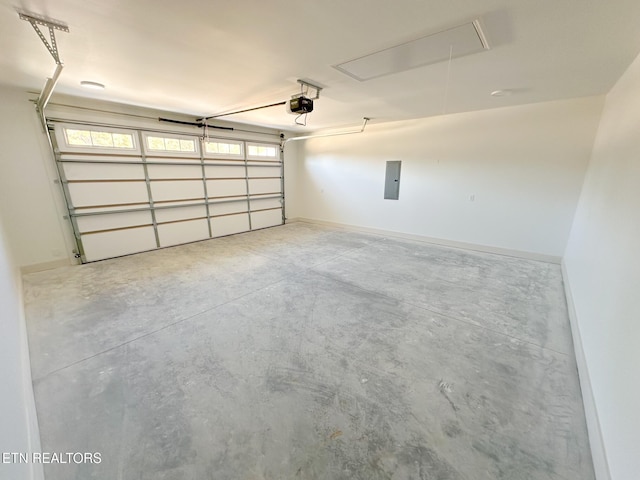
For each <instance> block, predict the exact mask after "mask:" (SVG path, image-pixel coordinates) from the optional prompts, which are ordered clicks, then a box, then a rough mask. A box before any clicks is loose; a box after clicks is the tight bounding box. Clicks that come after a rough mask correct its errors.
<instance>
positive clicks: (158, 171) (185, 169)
mask: <svg viewBox="0 0 640 480" xmlns="http://www.w3.org/2000/svg"><path fill="white" fill-rule="evenodd" d="M147 171H148V172H149V178H150V179H152V180H154V179H167V178H194V179H198V180H200V181H202V166H201V165H199V164H198V165H149V166H148V167H147Z"/></svg>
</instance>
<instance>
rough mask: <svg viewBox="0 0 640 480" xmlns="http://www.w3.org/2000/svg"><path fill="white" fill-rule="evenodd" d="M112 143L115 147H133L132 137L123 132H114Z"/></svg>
mask: <svg viewBox="0 0 640 480" xmlns="http://www.w3.org/2000/svg"><path fill="white" fill-rule="evenodd" d="M113 145H114V147H117V148H133V137H132V136H131V135H129V134H125V133H114V134H113Z"/></svg>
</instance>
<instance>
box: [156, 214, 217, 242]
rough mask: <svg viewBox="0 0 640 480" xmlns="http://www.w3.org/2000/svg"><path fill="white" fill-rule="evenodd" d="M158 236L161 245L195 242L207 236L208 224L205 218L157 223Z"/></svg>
mask: <svg viewBox="0 0 640 480" xmlns="http://www.w3.org/2000/svg"><path fill="white" fill-rule="evenodd" d="M158 237H159V238H160V246H161V247H168V246H171V245H179V244H182V243H189V242H195V241H198V240H204V239H206V238H209V226H208V224H207V220H206V219H201V220H190V221H187V222H177V223H167V224H164V225H158Z"/></svg>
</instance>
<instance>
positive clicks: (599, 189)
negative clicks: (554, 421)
mask: <svg viewBox="0 0 640 480" xmlns="http://www.w3.org/2000/svg"><path fill="white" fill-rule="evenodd" d="M638 92H640V57H638V58H637V59H636V60H635V62H634V63H633V64H632V65H631V67H630V68H629V69H628V70H627V72H626V73H625V74H624V75H623V76H622V78H621V79H620V80H619V81H618V83H617V84H616V86H615V87H614V88H613V89H612V90H611V92H610V93H609V94H608V95H607V97H606V103H605V107H604V110H603V114H602V119H601V122H600V126H599V129H598V134H597V137H596V141H595V145H594V150H593V157H592V159H591V163H590V165H589V170H588V174H587V177H586V180H585V184H584V188H583V192H582V196H581V198H580V203H579V207H578V209H577V212H576V216H575V221H574V224H573V229H572V230H571V236H570V239H569V242H568V246H567V250H566V254H565V257H564V262H565V271H566V276H567V281H568V284H569V287H570V290H571V295H572V297H573V304H574V307H575V315H576V318H577V326H578V328H579V333H580V337H581V341H582V345H581V347H582V350H583V352H584V359H585V360H586V367H587V371H582V372H581V374H582V375H587V374H588V378H587V380H588V381H590V384H591V387H592V391H593V400H594V401H595V407H596V409H597V412H598V416H599V419H600V428H601V431H602V439H603V440H604V444H605V446H606V453H607V459H608V463H609V468H610V471H611V478H613V479H614V480H627V479H632V478H638V475H640V474H639V473H638V472H640V455H639V453H640V413H638V408H639V406H640V247H639V245H640V241H639V240H638V239H639V238H640V95H639V94H638ZM590 434H591V432H590ZM601 478H603V479H604V478H606V477H605V476H604V475H603V476H602V477H601Z"/></svg>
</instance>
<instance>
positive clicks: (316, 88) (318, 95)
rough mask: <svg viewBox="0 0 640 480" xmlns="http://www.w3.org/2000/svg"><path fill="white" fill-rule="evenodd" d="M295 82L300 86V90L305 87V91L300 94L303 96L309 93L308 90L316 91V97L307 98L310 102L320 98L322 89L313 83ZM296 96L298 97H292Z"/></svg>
mask: <svg viewBox="0 0 640 480" xmlns="http://www.w3.org/2000/svg"><path fill="white" fill-rule="evenodd" d="M297 82H298V83H299V84H300V89H304V88H305V87H306V88H307V89H306V91H303V92H302V93H304V94H305V95H306V94H308V93H309V90H310V89H311V90H315V91H316V96H315V97H309V98H311V100H317V99H319V98H320V91H321V90H322V87H319V86H317V85H314V84H313V83H309V82H307V81H306V80H300V79H298V80H297ZM297 96H298V95H293V97H297Z"/></svg>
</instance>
